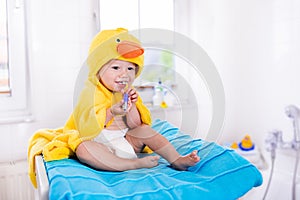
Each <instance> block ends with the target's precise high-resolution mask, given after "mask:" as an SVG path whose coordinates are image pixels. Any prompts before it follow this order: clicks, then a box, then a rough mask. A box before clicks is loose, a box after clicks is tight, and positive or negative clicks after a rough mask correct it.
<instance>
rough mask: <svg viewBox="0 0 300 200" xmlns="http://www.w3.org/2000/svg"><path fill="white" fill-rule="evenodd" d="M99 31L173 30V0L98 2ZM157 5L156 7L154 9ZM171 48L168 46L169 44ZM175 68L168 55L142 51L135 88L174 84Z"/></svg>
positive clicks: (101, 0)
mask: <svg viewBox="0 0 300 200" xmlns="http://www.w3.org/2000/svg"><path fill="white" fill-rule="evenodd" d="M99 1H100V3H99V5H100V20H99V21H100V28H101V29H102V30H103V29H114V28H117V27H124V28H127V29H128V30H129V31H130V30H137V29H143V28H160V29H168V30H171V31H174V5H173V4H174V2H173V0H163V1H161V0H99ZM157 5H159V6H157ZM170 45H172V44H170ZM174 68H175V65H174V58H173V54H172V53H171V52H168V51H165V50H163V49H154V48H145V63H144V70H143V72H142V74H141V76H140V77H139V78H138V79H137V80H136V81H135V85H143V84H144V83H145V82H153V83H158V81H159V80H160V81H162V83H163V84H165V85H169V86H170V85H172V84H174V82H175V70H174Z"/></svg>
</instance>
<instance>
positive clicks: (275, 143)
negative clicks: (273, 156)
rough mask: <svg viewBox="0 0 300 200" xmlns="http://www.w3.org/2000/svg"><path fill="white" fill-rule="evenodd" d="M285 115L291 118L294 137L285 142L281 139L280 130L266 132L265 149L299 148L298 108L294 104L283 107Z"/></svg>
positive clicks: (299, 113) (299, 114)
mask: <svg viewBox="0 0 300 200" xmlns="http://www.w3.org/2000/svg"><path fill="white" fill-rule="evenodd" d="M285 113H286V115H287V116H288V117H289V118H290V119H292V122H293V129H294V139H293V140H292V141H289V142H285V141H283V139H282V131H280V130H273V131H271V132H270V133H269V134H268V137H267V139H266V141H265V142H266V144H267V150H268V151H270V152H271V153H272V152H273V151H274V150H275V149H276V148H281V149H295V150H299V149H300V130H299V120H300V109H299V108H298V107H296V106H295V105H289V106H287V107H286V108H285Z"/></svg>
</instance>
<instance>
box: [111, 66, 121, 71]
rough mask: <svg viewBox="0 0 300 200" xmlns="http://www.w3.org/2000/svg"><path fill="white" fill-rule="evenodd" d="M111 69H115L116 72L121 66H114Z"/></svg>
mask: <svg viewBox="0 0 300 200" xmlns="http://www.w3.org/2000/svg"><path fill="white" fill-rule="evenodd" d="M111 68H112V69H114V70H118V69H119V66H112V67H111Z"/></svg>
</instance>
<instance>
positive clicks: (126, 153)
mask: <svg viewBox="0 0 300 200" xmlns="http://www.w3.org/2000/svg"><path fill="white" fill-rule="evenodd" d="M127 131H128V128H126V129H123V130H107V129H103V130H102V131H101V133H100V134H99V135H98V136H97V137H95V138H94V141H95V142H99V143H102V144H104V145H106V146H107V147H108V148H109V149H110V150H111V151H112V152H113V153H114V154H115V155H116V156H119V157H121V158H128V159H132V158H137V155H136V154H135V152H134V149H133V147H132V146H131V144H129V142H128V141H127V140H126V139H125V137H124V136H125V134H126V133H127Z"/></svg>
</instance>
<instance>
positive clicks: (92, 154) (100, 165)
mask: <svg viewBox="0 0 300 200" xmlns="http://www.w3.org/2000/svg"><path fill="white" fill-rule="evenodd" d="M76 155H77V157H78V159H79V160H80V161H81V162H83V163H86V164H88V165H90V166H91V167H94V168H96V169H101V170H108V171H125V170H130V169H139V168H151V167H155V166H157V165H158V159H159V157H158V156H147V157H144V158H140V159H125V158H120V157H118V156H116V155H114V154H113V153H112V152H111V151H110V150H109V149H108V148H107V147H106V146H105V145H103V144H100V143H97V142H94V141H84V142H82V143H81V144H80V145H79V146H78V147H77V149H76Z"/></svg>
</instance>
